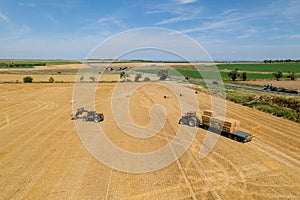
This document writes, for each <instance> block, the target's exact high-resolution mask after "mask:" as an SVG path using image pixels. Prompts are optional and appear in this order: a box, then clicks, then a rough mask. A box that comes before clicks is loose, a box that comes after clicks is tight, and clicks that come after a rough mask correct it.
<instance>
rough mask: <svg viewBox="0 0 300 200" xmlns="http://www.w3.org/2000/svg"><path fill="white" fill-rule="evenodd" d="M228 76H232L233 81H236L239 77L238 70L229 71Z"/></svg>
mask: <svg viewBox="0 0 300 200" xmlns="http://www.w3.org/2000/svg"><path fill="white" fill-rule="evenodd" d="M228 76H229V77H230V78H231V80H232V81H235V80H236V79H237V77H238V70H237V69H236V70H232V71H231V72H229V73H228Z"/></svg>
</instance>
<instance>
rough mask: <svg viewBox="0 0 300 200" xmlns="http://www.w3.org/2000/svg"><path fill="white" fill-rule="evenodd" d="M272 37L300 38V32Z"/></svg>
mask: <svg viewBox="0 0 300 200" xmlns="http://www.w3.org/2000/svg"><path fill="white" fill-rule="evenodd" d="M272 39H275V40H276V39H300V34H285V35H279V36H276V37H273V38H272Z"/></svg>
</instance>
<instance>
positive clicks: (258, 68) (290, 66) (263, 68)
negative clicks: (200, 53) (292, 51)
mask: <svg viewBox="0 0 300 200" xmlns="http://www.w3.org/2000/svg"><path fill="white" fill-rule="evenodd" d="M217 67H218V68H219V70H235V69H239V70H241V71H252V72H277V71H281V72H295V73H300V63H271V64H259V63H258V64H218V65H217Z"/></svg>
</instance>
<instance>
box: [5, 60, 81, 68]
mask: <svg viewBox="0 0 300 200" xmlns="http://www.w3.org/2000/svg"><path fill="white" fill-rule="evenodd" d="M80 63H81V62H78V61H73V60H0V68H33V67H34V66H51V65H65V64H80Z"/></svg>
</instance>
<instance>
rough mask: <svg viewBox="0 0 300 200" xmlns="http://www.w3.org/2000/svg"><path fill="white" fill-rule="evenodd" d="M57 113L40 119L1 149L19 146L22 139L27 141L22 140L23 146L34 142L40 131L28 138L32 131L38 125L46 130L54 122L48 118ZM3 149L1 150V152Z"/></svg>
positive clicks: (63, 107) (53, 116)
mask: <svg viewBox="0 0 300 200" xmlns="http://www.w3.org/2000/svg"><path fill="white" fill-rule="evenodd" d="M68 106H69V105H67V104H65V105H64V106H62V107H61V108H60V109H59V110H58V111H57V112H58V113H62V112H61V111H63V110H67V109H66V108H67V107H68ZM56 114H57V113H56V112H54V113H52V114H50V115H48V118H45V119H42V120H40V121H39V122H38V123H36V124H35V125H34V126H33V127H31V128H30V129H29V130H27V131H25V132H24V133H23V134H22V135H21V136H20V137H17V138H16V139H14V140H12V141H11V142H9V143H7V144H6V145H5V146H3V147H1V151H2V152H7V151H8V149H13V148H14V147H15V146H17V145H18V144H19V143H20V141H26V142H25V143H24V142H22V145H23V146H25V145H26V144H28V143H30V142H32V141H33V140H34V139H35V136H37V135H38V134H39V133H35V134H34V135H32V137H31V139H27V138H28V137H29V135H30V134H31V133H32V131H33V130H34V129H35V128H36V127H43V128H41V129H40V130H46V129H47V128H48V127H49V125H50V124H51V123H53V121H52V122H50V123H47V122H48V121H49V120H48V119H49V118H50V119H51V118H55V116H56ZM42 124H47V125H46V126H42ZM26 139H27V140H26ZM1 151H0V152H1ZM3 158H4V156H2V158H0V161H2V160H3Z"/></svg>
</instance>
